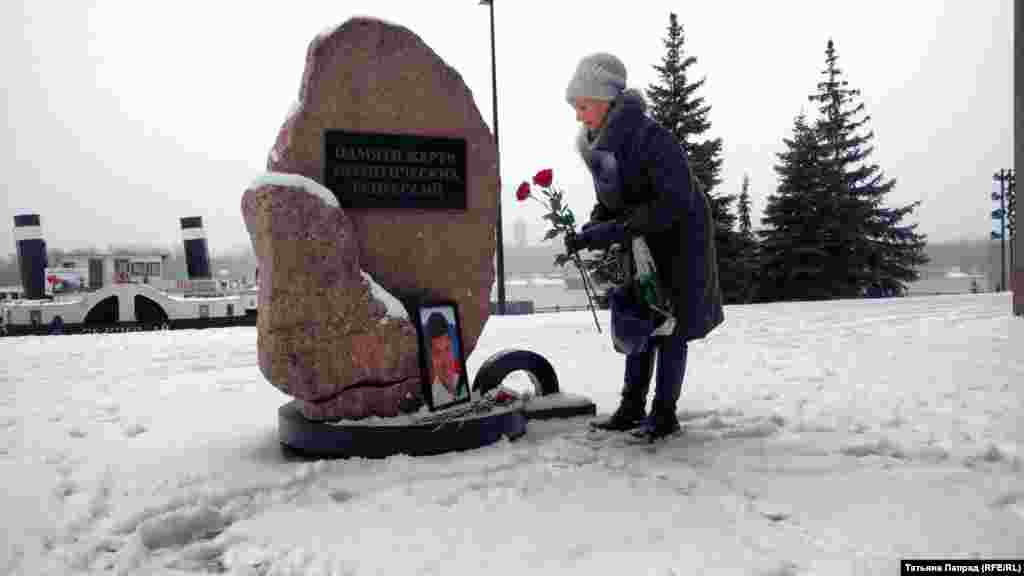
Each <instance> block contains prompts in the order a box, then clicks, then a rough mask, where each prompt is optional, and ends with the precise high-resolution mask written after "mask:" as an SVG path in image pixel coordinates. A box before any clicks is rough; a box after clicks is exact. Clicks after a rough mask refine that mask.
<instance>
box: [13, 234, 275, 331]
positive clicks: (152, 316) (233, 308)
mask: <svg viewBox="0 0 1024 576" xmlns="http://www.w3.org/2000/svg"><path fill="white" fill-rule="evenodd" d="M14 221H15V228H14V235H15V243H16V244H17V250H18V263H19V268H20V271H21V277H22V285H21V286H20V287H16V288H5V289H4V290H0V335H6V336H17V335H27V334H74V333H83V332H85V333H92V332H125V331H140V330H159V329H178V328H207V327H214V326H238V325H255V324H256V313H257V294H258V290H259V287H258V285H257V284H256V283H255V281H258V277H257V279H254V283H253V284H250V285H244V284H242V283H239V282H234V281H230V280H227V279H215V278H213V277H212V276H211V274H210V264H209V257H208V253H207V247H206V236H205V233H204V231H203V228H202V220H201V218H199V217H191V218H182V219H181V225H182V235H183V237H184V243H185V256H186V263H187V268H188V276H189V279H188V280H172V279H168V278H167V260H168V258H169V257H170V253H169V252H94V251H79V252H72V253H69V254H67V255H65V256H63V257H61V259H60V261H58V262H52V263H50V262H47V260H46V242H45V241H44V240H43V236H42V228H41V226H40V222H39V216H38V215H35V214H28V215H22V216H15V218H14Z"/></svg>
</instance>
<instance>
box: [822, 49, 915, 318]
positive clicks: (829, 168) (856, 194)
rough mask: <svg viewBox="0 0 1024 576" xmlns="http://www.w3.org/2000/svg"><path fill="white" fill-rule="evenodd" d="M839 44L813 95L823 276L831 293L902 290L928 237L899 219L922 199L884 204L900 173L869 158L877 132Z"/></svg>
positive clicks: (845, 294)
mask: <svg viewBox="0 0 1024 576" xmlns="http://www.w3.org/2000/svg"><path fill="white" fill-rule="evenodd" d="M838 60H839V57H838V55H837V53H836V49H835V44H834V43H833V41H832V40H831V39H829V41H828V44H827V46H826V50H825V63H826V67H825V69H824V70H823V71H822V74H823V76H824V77H825V78H824V79H823V80H822V81H821V82H819V83H818V90H817V92H816V93H815V94H812V95H810V96H809V99H810V101H811V102H815V103H817V104H818V111H819V113H820V116H819V119H818V121H817V122H816V124H815V132H816V133H817V137H818V140H819V141H820V143H821V158H820V160H821V178H822V179H821V184H822V186H823V191H824V192H825V198H824V202H822V205H821V206H819V207H818V208H819V209H821V210H822V217H823V222H824V230H823V231H824V238H823V244H822V247H823V248H824V250H825V252H826V253H827V254H828V260H827V265H826V266H825V270H824V274H823V275H822V276H821V278H822V279H823V280H827V281H828V282H829V283H830V285H829V286H827V287H822V288H824V289H825V290H824V291H825V292H826V293H827V294H828V295H829V296H830V297H839V298H857V297H860V296H863V295H864V294H865V293H867V292H869V291H870V292H873V293H877V294H881V295H901V294H903V293H904V292H905V290H906V286H905V282H912V281H914V280H917V279H918V277H919V275H918V272H917V271H916V270H915V266H918V265H921V264H924V263H926V262H927V261H928V260H927V257H926V256H925V255H924V245H925V237H924V235H921V234H917V233H916V232H915V231H914V230H915V228H916V227H917V225H916V224H915V225H910V226H905V225H900V222H901V221H902V220H903V218H904V217H906V216H908V215H909V214H911V213H912V212H913V211H914V209H916V208H917V207H918V206H919V205H920V202H915V203H912V204H910V205H907V206H904V207H900V208H895V209H890V208H886V207H884V206H883V205H882V203H883V199H884V197H885V195H886V194H888V193H889V192H890V191H892V189H893V187H894V186H895V183H896V182H895V180H893V179H886V178H885V177H884V174H883V173H882V170H881V168H880V167H879V166H878V164H874V163H870V162H869V157H870V156H871V153H872V152H873V151H874V147H873V146H872V145H871V142H872V140H873V139H874V132H872V131H870V130H869V129H868V128H867V125H868V122H869V121H870V120H871V117H870V116H868V115H867V114H866V113H865V105H864V103H863V102H859V101H858V97H859V96H860V91H859V90H854V89H851V88H849V86H848V82H847V81H846V80H844V79H842V70H841V69H840V68H839V66H838Z"/></svg>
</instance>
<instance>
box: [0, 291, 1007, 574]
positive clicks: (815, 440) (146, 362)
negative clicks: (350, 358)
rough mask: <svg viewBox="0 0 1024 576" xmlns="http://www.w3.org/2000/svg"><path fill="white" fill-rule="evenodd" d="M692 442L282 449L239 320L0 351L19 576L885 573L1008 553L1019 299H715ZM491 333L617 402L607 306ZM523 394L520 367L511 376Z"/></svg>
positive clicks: (689, 418)
mask: <svg viewBox="0 0 1024 576" xmlns="http://www.w3.org/2000/svg"><path fill="white" fill-rule="evenodd" d="M726 314H727V319H726V323H725V324H724V325H723V326H722V327H721V328H720V329H719V330H718V331H716V332H715V333H714V334H713V335H712V336H711V337H710V338H708V339H707V340H705V341H701V342H697V343H693V344H692V345H691V354H690V366H689V368H688V371H687V376H686V382H685V385H684V394H683V398H682V400H681V402H680V406H679V408H680V416H681V418H683V419H684V420H685V428H686V432H685V434H684V435H683V436H681V437H679V438H676V439H674V440H672V441H670V442H669V443H667V444H665V445H662V446H660V447H659V448H658V449H657V450H654V451H652V450H650V449H648V448H647V447H645V446H634V445H627V444H625V443H623V442H622V441H620V437H618V436H611V437H608V438H603V439H602V438H600V437H594V436H591V435H588V433H587V431H586V428H587V427H586V419H574V420H566V421H557V422H531V423H530V424H529V426H528V433H527V435H526V436H525V437H523V438H522V439H520V440H519V441H516V442H508V441H503V442H501V443H499V444H496V445H493V446H490V447H487V448H483V449H480V450H476V451H471V452H465V453H456V454H446V455H440V456H434V457H426V458H410V457H404V456H402V457H392V458H388V459H385V460H362V459H354V460H348V461H320V462H301V461H295V460H288V459H285V458H284V457H283V456H282V454H281V451H280V450H279V445H278V442H277V438H276V433H277V432H276V410H277V408H278V406H279V405H281V404H282V403H284V402H285V401H287V398H286V397H285V396H283V395H282V394H280V393H279V392H277V391H276V390H275V389H273V388H272V387H271V386H270V385H269V384H268V383H267V382H266V381H264V379H263V378H262V376H261V375H260V373H259V370H258V368H257V367H256V331H255V329H254V328H228V329H216V330H206V331H172V332H159V333H136V334H124V335H101V336H96V335H89V336H61V337H29V338H7V339H0V356H2V358H3V362H2V364H0V478H2V479H3V480H2V481H3V485H4V490H3V491H2V493H0V511H2V514H0V518H2V522H3V541H2V542H0V569H2V570H3V571H4V572H5V573H12V574H25V575H37V574H75V573H97V574H105V573H123V574H203V573H228V574H252V575H255V574H260V575H284V574H303V575H305V574H417V573H422V574H482V573H488V574H525V573H531V574H533V573H559V574H561V573H581V574H658V575H663V574H679V575H682V574H698V573H700V574H774V575H795V574H829V575H842V574H897V573H899V568H898V559H900V558H903V557H936V556H945V557H960V558H963V557H972V556H980V557H990V558H991V557H997V558H999V557H1001V558H1007V557H1010V558H1013V557H1016V558H1020V557H1024V466H1022V459H1024V453H1022V448H1024V425H1022V424H1024V417H1022V414H1024V320H1022V319H1020V318H1013V317H1012V316H1011V315H1010V295H1009V294H1005V293H1004V294H979V295H966V296H940V297H928V298H905V299H897V300H861V301H840V302H821V303H799V304H795V303H794V304H776V305H760V306H731V307H728V308H727V311H726ZM598 317H599V319H600V320H601V324H602V327H603V328H604V329H605V332H604V334H598V333H597V332H596V330H595V329H594V326H593V319H592V317H591V315H590V312H589V311H586V312H574V313H561V314H541V315H534V316H511V317H494V318H491V320H490V321H489V322H488V324H487V326H486V329H485V331H484V333H483V336H482V338H481V340H480V344H479V348H478V350H477V352H475V353H474V355H473V356H472V358H471V359H470V360H469V362H468V364H469V366H468V368H469V371H470V377H472V376H473V374H474V373H475V370H476V367H477V366H479V365H480V363H481V362H483V360H484V359H486V358H487V357H488V356H490V355H491V354H493V353H495V352H498V351H499V350H502V349H505V348H526V349H530V350H534V351H537V352H540V353H542V354H544V355H545V356H546V357H547V358H548V359H549V360H550V361H551V362H552V364H553V365H554V366H555V369H556V370H557V372H558V375H559V378H560V380H561V383H562V388H563V389H564V390H565V391H567V392H574V393H582V394H587V395H589V396H590V397H591V398H593V399H594V400H595V401H596V402H597V403H598V408H599V411H601V412H608V411H611V410H612V409H614V407H615V404H616V401H617V395H618V391H619V388H620V385H621V374H622V367H623V357H622V356H620V355H618V354H616V353H615V352H614V351H613V350H612V347H611V344H610V341H609V338H608V335H607V327H608V313H607V312H606V311H599V312H598ZM510 381H512V382H511V383H512V386H513V387H516V388H524V387H525V386H526V385H527V383H528V379H527V378H525V376H523V375H522V374H516V375H513V377H512V378H510Z"/></svg>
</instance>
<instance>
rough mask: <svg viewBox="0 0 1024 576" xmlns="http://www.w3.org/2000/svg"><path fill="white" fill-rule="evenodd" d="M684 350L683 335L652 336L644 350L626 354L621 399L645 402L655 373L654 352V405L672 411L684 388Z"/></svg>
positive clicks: (644, 403)
mask: <svg viewBox="0 0 1024 576" xmlns="http://www.w3.org/2000/svg"><path fill="white" fill-rule="evenodd" d="M687 350H688V346H687V343H686V340H685V339H683V337H682V336H655V337H653V338H651V342H650V344H649V345H648V346H647V350H646V351H645V352H641V353H639V354H630V355H628V356H626V376H625V386H624V387H623V388H622V396H623V399H624V400H625V401H627V402H632V403H635V404H638V405H640V406H644V405H646V404H647V391H648V389H649V388H650V384H651V376H652V375H653V374H654V363H655V360H654V358H655V356H657V358H658V360H657V363H658V377H657V379H656V381H655V384H654V406H658V405H660V406H662V407H664V408H669V409H671V410H672V411H673V413H674V412H675V407H676V402H677V401H678V400H679V394H680V393H681V392H682V389H683V376H684V375H685V373H686V353H687Z"/></svg>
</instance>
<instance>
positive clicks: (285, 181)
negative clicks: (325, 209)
mask: <svg viewBox="0 0 1024 576" xmlns="http://www.w3.org/2000/svg"><path fill="white" fill-rule="evenodd" d="M260 186H289V187H292V188H302V189H303V190H305V191H306V192H309V193H310V194H312V195H314V196H317V197H319V198H320V199H321V200H323V201H324V202H326V203H327V205H328V206H333V207H335V208H338V207H339V206H340V205H339V204H338V199H337V198H335V196H334V193H333V192H331V191H330V190H328V189H327V188H325V187H324V186H323V184H320V183H319V182H317V181H316V180H313V179H311V178H307V177H306V176H303V175H302V174H288V173H285V172H265V173H263V174H262V175H261V176H259V177H258V178H256V179H255V180H253V182H252V183H251V184H249V189H250V190H252V189H255V188H259V187H260Z"/></svg>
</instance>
